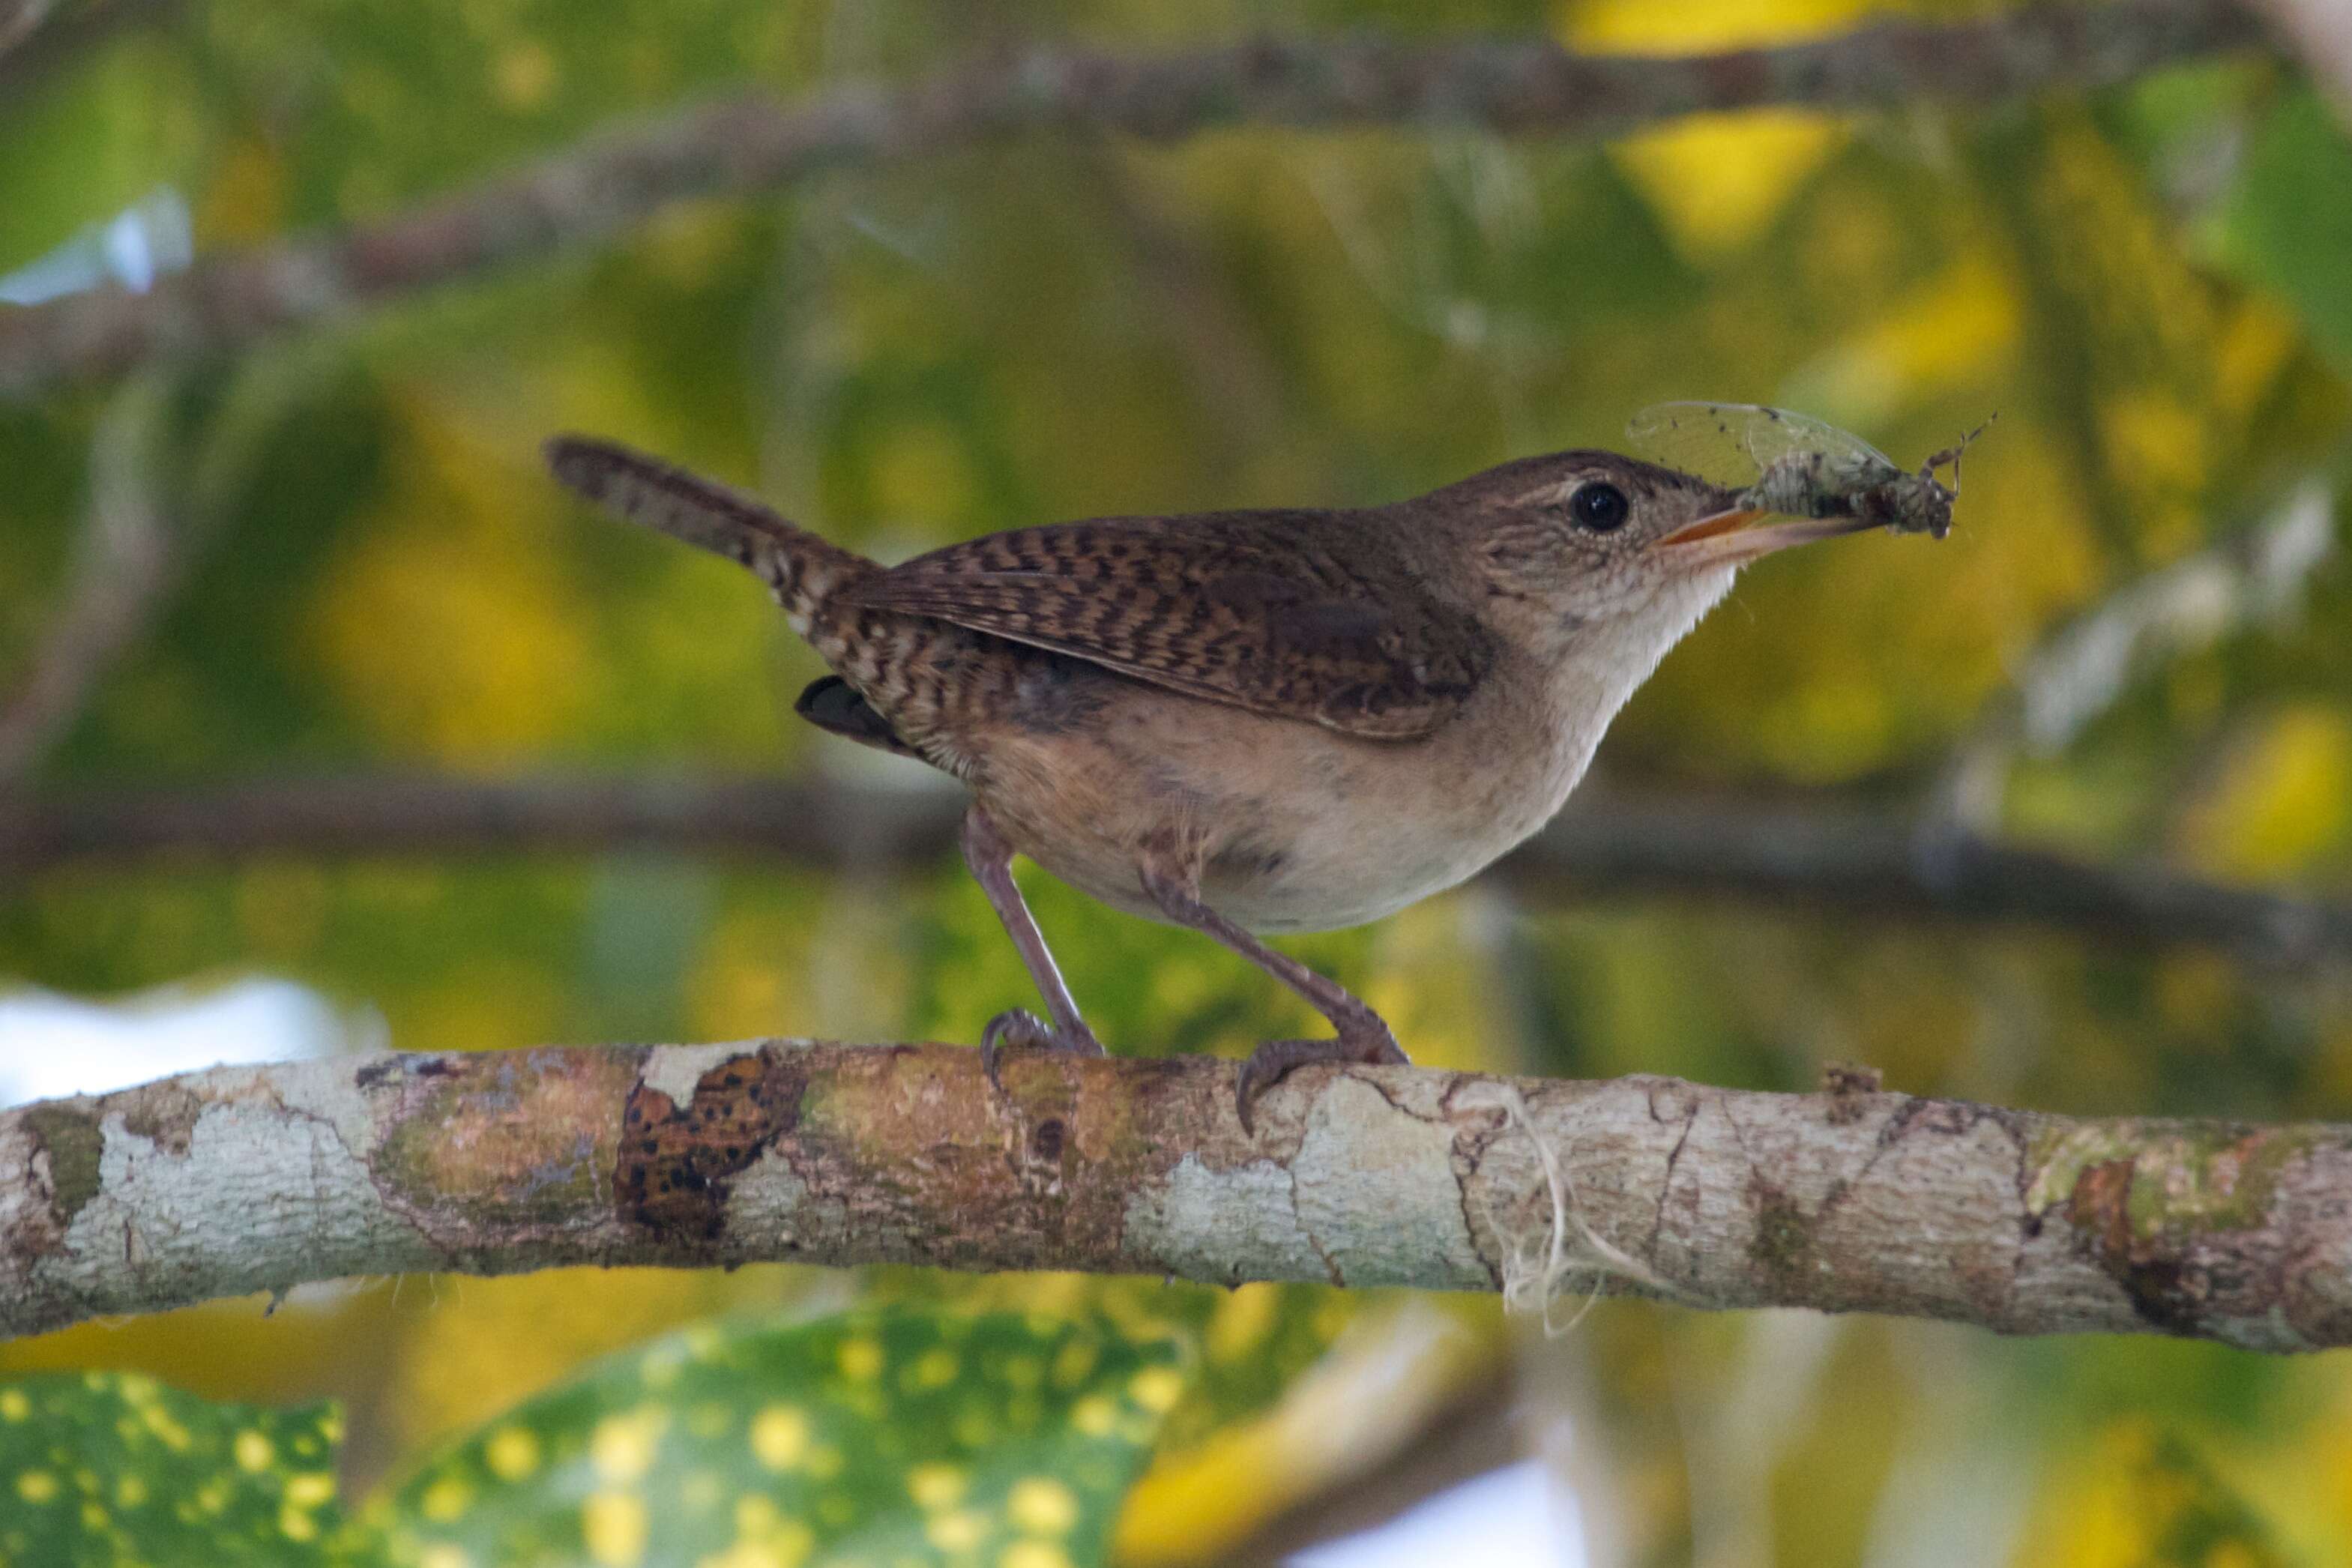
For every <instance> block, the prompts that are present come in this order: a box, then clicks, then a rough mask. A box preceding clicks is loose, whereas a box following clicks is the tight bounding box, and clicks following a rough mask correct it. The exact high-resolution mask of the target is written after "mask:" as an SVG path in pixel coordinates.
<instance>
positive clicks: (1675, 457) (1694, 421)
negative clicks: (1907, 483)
mask: <svg viewBox="0 0 2352 1568" xmlns="http://www.w3.org/2000/svg"><path fill="white" fill-rule="evenodd" d="M1625 437H1626V439H1627V440H1628V441H1630V442H1631V443H1633V449H1634V451H1636V452H1637V453H1639V454H1641V455H1642V456H1643V457H1645V458H1650V459H1651V460H1652V461H1654V462H1659V463H1664V464H1665V465H1666V466H1667V467H1668V468H1680V469H1682V470H1683V471H1684V472H1685V473H1692V474H1696V475H1697V476H1698V477H1699V478H1701V479H1706V480H1708V481H1710V482H1712V483H1715V484H1719V485H1730V486H1739V485H1746V484H1750V483H1753V482H1754V481H1755V479H1757V477H1758V476H1759V475H1760V474H1764V473H1766V472H1768V471H1769V470H1770V468H1772V465H1773V464H1775V463H1777V462H1779V461H1780V459H1781V458H1786V457H1789V456H1790V455H1792V454H1796V453H1818V454H1820V456H1821V458H1822V462H1821V465H1820V468H1819V469H1818V470H1817V471H1818V472H1820V473H1821V474H1822V475H1824V476H1835V477H1837V478H1839V479H1845V480H1848V481H1850V482H1852V483H1855V484H1875V483H1878V482H1881V481H1883V480H1886V479H1895V478H1899V477H1901V476H1902V474H1903V470H1902V469H1901V468H1896V467H1895V464H1894V462H1893V461H1892V460H1891V459H1890V458H1888V457H1887V456H1886V454H1885V453H1884V452H1882V451H1880V450H1879V449H1878V448H1877V447H1874V446H1872V445H1871V444H1870V443H1869V442H1867V441H1864V439H1863V438H1862V437H1859V436H1855V435H1853V434H1851V433H1849V432H1847V431H1844V430H1841V429H1839V428H1838V427H1837V426H1834V425H1828V424H1824V423H1822V421H1821V420H1819V419H1812V418H1809V417H1807V416H1804V415H1802V414H1791V413H1790V412H1789V411H1788V410H1787V409H1785V408H1767V407H1764V406H1763V405H1760V404H1755V403H1660V404H1655V405H1652V406H1650V407H1648V408H1644V409H1643V410H1642V412H1640V413H1639V414H1636V415H1634V416H1633V418H1632V419H1630V420H1628V421H1626V424H1625Z"/></svg>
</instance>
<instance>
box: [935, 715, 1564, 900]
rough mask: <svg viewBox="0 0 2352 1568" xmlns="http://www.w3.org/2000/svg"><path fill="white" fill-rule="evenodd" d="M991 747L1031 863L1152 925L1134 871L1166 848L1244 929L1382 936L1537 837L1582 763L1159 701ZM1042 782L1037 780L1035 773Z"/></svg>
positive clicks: (1004, 805) (996, 810)
mask: <svg viewBox="0 0 2352 1568" xmlns="http://www.w3.org/2000/svg"><path fill="white" fill-rule="evenodd" d="M1027 750H1028V748H1026V747H1024V746H1023V745H1022V744H1020V743H1018V742H1014V743H1012V744H1000V745H999V746H996V747H993V748H992V757H991V759H990V766H989V767H988V768H987V769H986V770H985V773H987V774H988V775H991V777H989V778H985V779H982V780H976V781H975V783H976V784H978V786H979V788H980V793H981V798H982V802H983V803H984V804H985V805H987V806H988V808H989V811H990V813H991V815H992V816H995V817H996V818H997V820H998V822H999V824H1000V825H1001V826H1003V828H1004V831H1005V833H1006V836H1007V837H1008V838H1009V839H1010V840H1011V841H1012V842H1013V844H1014V845H1015V846H1016V847H1018V848H1019V849H1020V850H1021V851H1022V852H1023V853H1024V854H1025V855H1027V856H1028V857H1029V858H1031V859H1033V860H1034V861H1036V862H1037V863H1038V864H1039V865H1041V866H1043V867H1044V868H1045V869H1046V870H1048V871H1050V872H1052V873H1054V874H1055V876H1057V877H1059V878H1060V879H1063V880H1064V881H1066V882H1068V883H1070V884H1071V885H1072V886H1074V887H1076V888H1077V889H1079V890H1081V891H1082V892H1085V893H1087V894H1088V895H1090V896H1092V897H1094V898H1096V899H1097V900H1101V901H1102V902H1104V903H1106V904H1108V905H1110V906H1111V907H1113V908H1114V909H1118V910H1125V911H1127V912H1129V913H1131V914H1138V915H1142V916H1144V917H1146V918H1150V919H1159V918H1160V911H1159V910H1158V909H1157V907H1156V906H1154V905H1153V904H1152V903H1151V901H1150V899H1149V898H1148V897H1146V895H1145V894H1144V892H1143V889H1142V885H1141V880H1140V875H1139V868H1140V866H1141V864H1142V862H1143V860H1144V859H1145V858H1147V857H1148V856H1153V855H1161V856H1164V855H1166V854H1168V853H1169V852H1171V849H1174V850H1176V851H1177V852H1178V853H1179V854H1181V856H1183V857H1184V858H1188V859H1189V860H1190V861H1191V862H1192V864H1194V865H1196V866H1197V868H1198V872H1199V877H1200V885H1201V897H1202V900H1203V901H1204V902H1206V903H1207V904H1208V905H1209V906H1210V907H1211V908H1212V909H1214V910H1218V911H1219V912H1221V913H1223V915H1225V916H1226V917H1227V918H1228V919H1231V920H1233V921H1237V922H1238V923H1240V924H1241V925H1243V926H1245V927H1247V928H1248V929H1250V930H1252V931H1268V932H1283V931H1328V930H1330V929H1333V928H1335V927H1339V926H1349V925H1359V924H1361V923H1363V922H1365V921H1374V920H1378V919H1380V918H1381V917H1382V916H1384V915H1388V914H1391V913H1393V912H1395V911H1396V910H1400V909H1402V908H1403V907H1405V906H1406V905H1407V904H1410V903H1412V902H1413V901H1415V900H1419V899H1423V898H1426V897H1428V896H1429V895H1430V894H1432V893H1435V892H1440V891H1442V890H1444V889H1447V888H1450V887H1453V886H1454V885H1455V884H1456V883H1459V882H1461V881H1463V880H1464V879H1466V878H1468V877H1470V876H1472V875H1474V874H1475V873H1476V872H1477V871H1478V870H1480V869H1481V868H1484V867H1485V866H1486V865H1487V864H1488V863H1490V862H1491V861H1493V860H1494V859H1495V858H1496V857H1498V856H1500V855H1501V854H1503V853H1504V852H1505V851H1506V850H1507V849H1509V848H1510V847H1512V846H1513V845H1515V844H1517V843H1518V842H1519V841H1520V840H1521V839H1523V838H1525V837H1527V836H1528V834H1530V833H1532V832H1534V831H1535V830H1536V829H1537V828H1538V827H1540V826H1542V825H1543V824H1544V822H1545V821H1546V820H1547V819H1548V818H1549V816H1551V814H1552V812H1553V811H1554V810H1555V809H1556V808H1557V807H1558V805H1559V801H1560V798H1561V797H1562V796H1563V795H1565V794H1566V793H1567V790H1568V788H1569V785H1570V784H1572V783H1573V781H1574V774H1575V773H1577V772H1580V771H1581V768H1582V765H1583V760H1582V758H1581V757H1580V756H1578V757H1573V758H1560V757H1549V756H1542V755H1538V754H1534V753H1531V752H1530V753H1526V754H1523V755H1521V756H1519V757H1517V758H1516V759H1513V760H1506V761H1497V760H1496V758H1494V757H1493V756H1491V755H1481V754H1479V752H1478V749H1477V748H1476V747H1475V745H1473V744H1472V743H1471V741H1470V738H1469V737H1466V736H1465V737H1461V738H1458V739H1457V738H1449V737H1448V736H1447V734H1446V732H1445V731H1440V732H1439V733H1438V734H1437V735H1435V736H1432V737H1430V738H1428V739H1426V740H1422V741H1413V742H1382V741H1367V740H1360V739H1357V738H1354V737H1350V736H1346V735H1340V734H1337V733H1334V732H1333V731H1328V730H1324V729H1321V728H1319V727H1318V726H1315V725H1310V724H1303V723H1299V722H1297V721H1285V720H1276V719H1269V718H1265V717H1261V716H1259V715H1255V714H1250V713H1245V712H1243V711H1241V710H1235V709H1231V708H1223V707H1218V706H1213V705H1211V704H1207V703H1202V702H1197V701H1194V700H1189V699H1186V698H1182V697H1177V696H1174V695H1172V694H1171V695H1170V696H1168V697H1167V698H1165V699H1164V700H1156V701H1149V702H1140V703H1130V704H1129V705H1126V718H1125V720H1124V721H1123V722H1121V723H1120V724H1118V725H1116V726H1112V727H1110V728H1108V729H1106V730H1104V731H1099V732H1097V733H1092V734H1088V735H1087V736H1085V737H1084V738H1083V739H1081V738H1080V737H1078V736H1075V735H1071V734H1067V733H1064V734H1060V735H1056V736H1054V737H1052V738H1051V742H1050V755H1047V754H1045V752H1043V751H1041V752H1039V754H1038V755H1037V756H1036V757H1035V758H1034V763H1036V764H1037V765H1038V771H1035V772H1033V771H1032V768H1031V766H1030V765H1029V764H1030V759H1029V758H1027V757H1026V756H1024V752H1026V751H1027ZM1047 772H1050V781H1049V779H1048V777H1047V776H1045V773H1047Z"/></svg>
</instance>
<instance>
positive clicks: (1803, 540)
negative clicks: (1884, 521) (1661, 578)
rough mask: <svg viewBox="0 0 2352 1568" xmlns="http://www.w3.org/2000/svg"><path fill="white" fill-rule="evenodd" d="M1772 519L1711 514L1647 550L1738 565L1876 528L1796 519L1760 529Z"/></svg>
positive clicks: (1696, 562)
mask: <svg viewBox="0 0 2352 1568" xmlns="http://www.w3.org/2000/svg"><path fill="white" fill-rule="evenodd" d="M1774 515H1775V514H1774V513H1772V512H1769V511H1764V510H1759V509H1758V508H1755V507H1734V508H1731V509H1730V510H1726V511H1718V512H1713V513H1710V514H1709V515H1707V516H1706V517H1703V518H1700V519H1699V520H1698V521H1696V522H1686V523H1685V524H1684V525H1683V526H1682V527H1680V528H1678V529H1676V530H1675V531H1673V532H1672V533H1669V534H1667V535H1666V536H1665V537H1664V538H1663V539H1660V540H1658V541H1657V542H1655V543H1654V544H1652V545H1651V546H1650V548H1651V549H1653V550H1662V551H1664V552H1667V553H1668V558H1669V559H1671V560H1673V561H1675V562H1677V563H1685V564H1688V565H1693V566H1726V565H1738V564H1739V563H1742V562H1748V561H1753V560H1755V559H1756V558H1757V557H1758V556H1759V555H1769V554H1771V553H1772V552H1774V551H1775V550H1786V549H1787V548H1789V546H1790V545H1792V544H1811V542H1813V541H1814V540H1816V539H1834V538H1836V537H1837V536H1838V535H1839V534H1841V533H1858V532H1860V531H1862V530H1864V529H1865V528H1875V527H1877V526H1878V525H1877V524H1876V523H1875V522H1874V521H1868V520H1865V519H1863V518H1854V517H1800V518H1792V519H1790V521H1786V522H1776V523H1773V524H1771V525H1770V526H1769V527H1759V526H1758V525H1759V523H1761V522H1762V521H1763V520H1764V519H1765V518H1768V517H1771V516H1774Z"/></svg>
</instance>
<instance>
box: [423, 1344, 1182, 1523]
mask: <svg viewBox="0 0 2352 1568" xmlns="http://www.w3.org/2000/svg"><path fill="white" fill-rule="evenodd" d="M1185 1382H1186V1372H1185V1370H1184V1368H1183V1366H1182V1363H1181V1360H1180V1354H1179V1352H1178V1350H1177V1348H1176V1345H1175V1342H1172V1341H1166V1340H1147V1339H1141V1338H1134V1337H1129V1336H1125V1335H1122V1334H1120V1333H1119V1332H1118V1331H1116V1330H1115V1329H1113V1328H1111V1327H1110V1326H1108V1325H1107V1324H1104V1323H1100V1322H1094V1321H1088V1322H1076V1321H1062V1320H1055V1319H1050V1318H1045V1317H1040V1316H1032V1315H1025V1314H1024V1315H1016V1314H1012V1313H998V1314H990V1315H983V1316H971V1315H963V1314H956V1313H946V1312H929V1311H918V1310H907V1309H902V1308H901V1309H893V1308H883V1309H869V1310H860V1311H856V1312H853V1313H849V1314H845V1315H844V1316H840V1317H835V1318H827V1319H824V1320H821V1321H814V1322H809V1323H803V1324H798V1325H795V1326H791V1327H784V1328H777V1327H759V1328H734V1329H719V1328H708V1327H706V1328H702V1329H698V1330H693V1331H688V1332H687V1333H684V1334H681V1335H678V1336H676V1337H674V1338H671V1339H667V1340H663V1341H659V1342H655V1343H654V1344H652V1345H651V1346H648V1347H646V1348H644V1349H641V1350H638V1351H635V1352H629V1353H627V1354H625V1355H623V1356H621V1357H618V1358H615V1359H614V1360H611V1361H608V1362H605V1363H601V1364H600V1365H599V1366H597V1367H596V1368H594V1369H593V1370H592V1371H590V1372H589V1373H586V1374H585V1375H583V1377H581V1378H579V1379H578V1380H576V1381H575V1382H573V1383H572V1384H568V1385H567V1386H565V1387H562V1388H560V1389H558V1390H556V1391H554V1392H552V1393H551V1394H546V1395H544V1396H542V1397H541V1398H538V1399H535V1400H532V1401H530V1402H529V1403H527V1404H525V1405H522V1406H520V1408H518V1409H517V1410H515V1411H513V1412H512V1413H510V1414H509V1415H507V1416H506V1417H504V1418H502V1419H500V1420H499V1421H496V1422H494V1423H492V1424H491V1425H490V1426H488V1427H487V1428H486V1429H484V1430H482V1431H480V1432H478V1433H476V1434H475V1435H473V1436H470V1437H468V1438H467V1439H466V1440H464V1441H463V1442H461V1443H459V1444H458V1445H457V1446H456V1447H454V1448H452V1449H450V1450H448V1451H447V1452H446V1453H444V1454H443V1455H441V1456H440V1457H438V1458H436V1459H434V1460H432V1461H431V1462H429V1463H428V1464H427V1465H426V1466H425V1468H423V1469H422V1470H421V1471H420V1472H419V1473H418V1474H417V1475H415V1477H414V1478H413V1479H410V1480H409V1481H408V1482H407V1483H406V1484H405V1485H404V1486H403V1487H402V1488H400V1489H399V1490H398V1491H397V1493H396V1494H394V1496H393V1497H392V1498H391V1499H390V1500H387V1502H386V1503H385V1505H384V1506H383V1509H382V1510H379V1514H378V1516H377V1517H378V1518H379V1519H380V1521H381V1522H383V1524H384V1526H385V1527H386V1531H387V1538H388V1540H389V1541H390V1543H391V1550H392V1557H393V1561H394V1563H399V1564H404V1565H406V1568H491V1565H493V1564H495V1565H497V1568H531V1565H533V1564H548V1565H553V1564H559V1563H560V1564H566V1565H570V1564H579V1563H592V1564H598V1565H601V1568H672V1565H675V1568H849V1565H850V1564H853V1563H865V1564H882V1563H888V1564H893V1565H929V1564H942V1565H944V1564H950V1563H971V1564H980V1563H988V1564H998V1565H1001V1568H1077V1565H1079V1564H1085V1563H1100V1562H1101V1561H1102V1560H1103V1558H1104V1554H1105V1552H1106V1550H1107V1543H1108V1539H1109V1533H1110V1527H1111V1522H1112V1518H1113V1515H1114V1513H1115V1512H1116V1510H1117V1508H1118V1502H1119V1500H1120V1499H1121V1498H1122V1497H1123V1496H1124V1495H1125V1493H1126V1491H1127V1489H1128V1488H1129V1485H1130V1484H1131V1483H1132V1482H1133V1480H1134V1479H1135V1476H1136V1473H1137V1471H1138V1470H1139V1468H1140V1467H1141V1466H1142V1463H1143V1460H1144V1458H1145V1457H1146V1456H1147V1454H1148V1453H1149V1451H1150V1447H1151V1445H1152V1443H1153V1441H1154V1439H1155V1438H1156V1436H1158V1433H1159V1430H1160V1421H1161V1418H1162V1417H1163V1416H1164V1415H1166V1413H1167V1412H1168V1411H1169V1409H1171V1407H1172V1406H1174V1405H1176V1403H1177V1402H1178V1400H1179V1399H1180V1398H1181V1395H1182V1394H1183V1392H1184V1387H1185Z"/></svg>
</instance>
